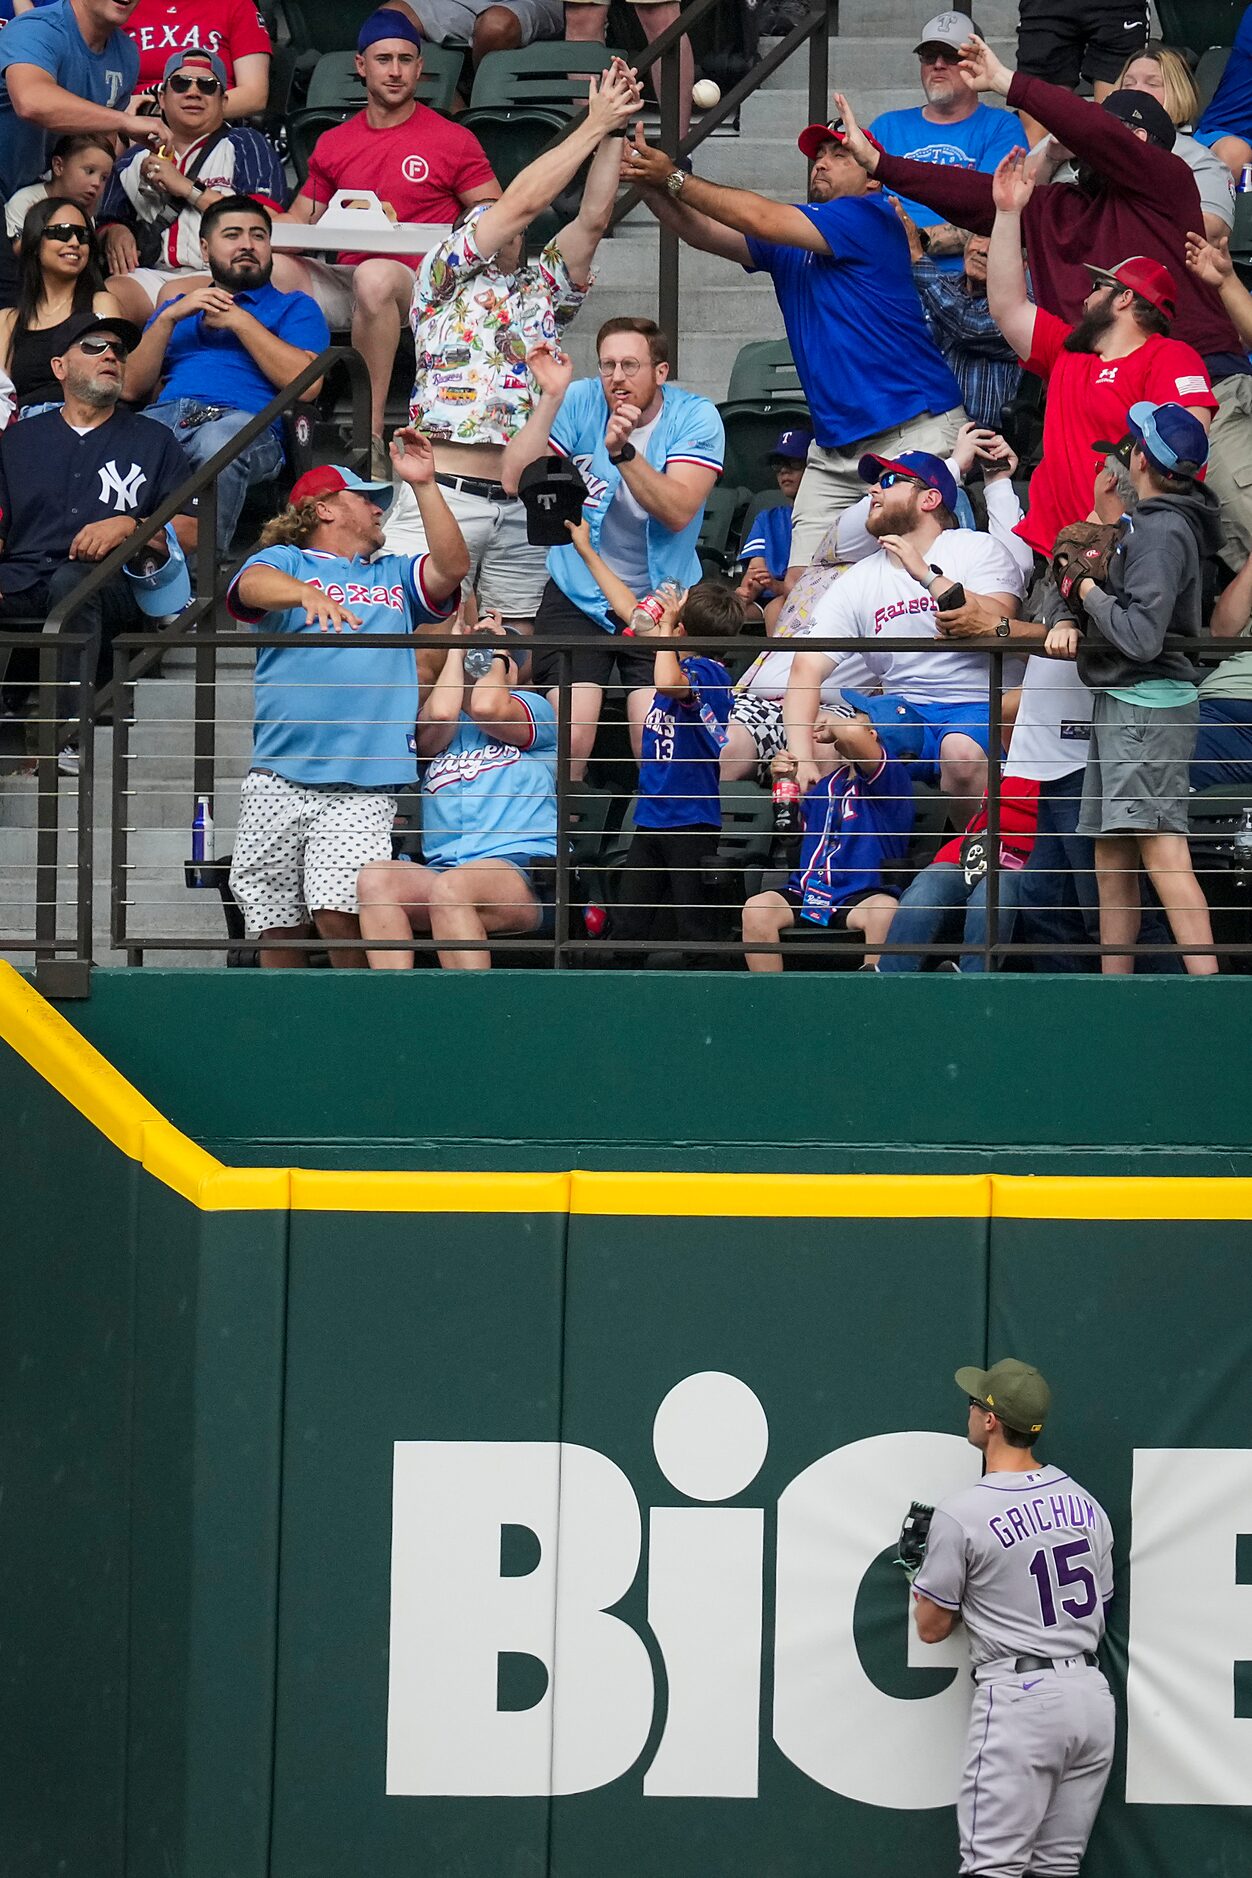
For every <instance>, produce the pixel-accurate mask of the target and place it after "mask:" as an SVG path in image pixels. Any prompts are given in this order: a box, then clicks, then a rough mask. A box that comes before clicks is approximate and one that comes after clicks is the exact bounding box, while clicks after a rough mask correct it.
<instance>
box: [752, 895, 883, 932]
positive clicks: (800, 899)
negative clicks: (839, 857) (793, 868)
mask: <svg viewBox="0 0 1252 1878" xmlns="http://www.w3.org/2000/svg"><path fill="white" fill-rule="evenodd" d="M777 891H778V892H779V893H780V894H781V895H782V897H783V899H784V900H785V901H786V902H787V905H788V906H790V907H794V908H795V911H796V912H797V913H799V911H800V908H801V907H802V906H803V905H804V895H803V894H802V893H797V892H796V890H795V888H794V887H779V888H778V889H777ZM887 891H888V889H887V888H886V887H862V888H861V890H860V892H859V893H850V894H849V895H848V897H847V899H846V900H840V902H839V904H838V906H837V907H836V908H835V909H834V911H833V912H832V913H831V916H830V918H829V919H828V920H827V921H826V924H825V926H815V925H814V923H813V921H812V920H807V919H806V920H805V921H804V922H803V923H804V926H805V927H806V928H812V930H813V931H815V932H847V931H848V930H849V928H848V914H849V913H850V912H851V911H852V909H853V907H854V906H859V905H860V904H861V901H862V900H872V899H873V897H874V895H875V894H876V893H886V892H887ZM891 897H892V899H893V900H894V899H895V898H896V895H895V894H892V896H891ZM800 923H801V922H800V921H799V920H798V919H797V920H796V925H797V926H798V925H800Z"/></svg>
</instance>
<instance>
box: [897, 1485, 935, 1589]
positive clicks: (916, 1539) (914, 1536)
mask: <svg viewBox="0 0 1252 1878" xmlns="http://www.w3.org/2000/svg"><path fill="white" fill-rule="evenodd" d="M934 1510H935V1509H934V1507H933V1506H927V1505H926V1504H925V1502H924V1501H923V1500H914V1501H913V1502H912V1504H911V1505H910V1507H909V1510H908V1512H907V1513H906V1514H905V1515H904V1524H903V1525H902V1526H901V1528H900V1539H899V1543H898V1545H897V1547H896V1555H895V1557H894V1558H893V1559H892V1561H891V1562H892V1564H893V1565H899V1566H900V1567H901V1568H902V1570H903V1571H904V1573H905V1574H906V1576H907V1578H908V1581H909V1583H910V1584H912V1582H913V1580H914V1578H915V1577H916V1576H917V1574H918V1571H919V1570H920V1569H921V1563H922V1560H923V1559H924V1558H925V1556H926V1543H927V1541H928V1540H929V1538H930V1521H931V1516H932V1515H933V1513H934Z"/></svg>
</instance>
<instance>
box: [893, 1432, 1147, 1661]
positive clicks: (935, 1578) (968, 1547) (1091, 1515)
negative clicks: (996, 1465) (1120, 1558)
mask: <svg viewBox="0 0 1252 1878" xmlns="http://www.w3.org/2000/svg"><path fill="white" fill-rule="evenodd" d="M913 1589H914V1591H916V1592H919V1593H920V1594H921V1595H922V1596H923V1597H927V1598H930V1599H931V1601H932V1602H933V1603H935V1604H938V1605H940V1606H941V1607H942V1608H943V1609H944V1610H949V1611H951V1610H958V1609H959V1611H960V1613H961V1617H962V1619H963V1621H964V1624H965V1628H966V1630H967V1631H968V1632H969V1642H970V1655H971V1658H972V1661H973V1663H974V1665H975V1666H977V1665H978V1664H980V1663H990V1662H995V1661H996V1660H997V1659H998V1658H1000V1657H1006V1656H1051V1657H1064V1656H1079V1655H1081V1654H1082V1652H1083V1651H1084V1650H1095V1648H1096V1646H1097V1645H1098V1644H1099V1642H1100V1639H1101V1637H1102V1636H1103V1635H1104V1620H1105V1611H1106V1607H1107V1605H1108V1602H1109V1600H1110V1598H1111V1597H1112V1595H1113V1529H1112V1526H1111V1525H1110V1524H1109V1517H1108V1514H1107V1513H1106V1512H1105V1511H1104V1508H1103V1507H1102V1506H1101V1505H1100V1503H1099V1501H1098V1500H1095V1499H1093V1498H1092V1496H1091V1495H1090V1494H1089V1493H1087V1492H1086V1491H1085V1489H1084V1488H1082V1487H1080V1486H1079V1485H1078V1483H1077V1481H1075V1480H1072V1479H1071V1478H1070V1476H1069V1475H1068V1474H1064V1473H1062V1472H1061V1470H1060V1469H1059V1468H1057V1467H1040V1468H1036V1469H1035V1470H1034V1471H1033V1472H1032V1473H1028V1474H988V1475H987V1476H986V1477H985V1478H984V1479H983V1480H980V1481H979V1482H978V1484H977V1486H974V1487H968V1488H966V1489H965V1490H964V1491H963V1492H961V1493H955V1494H953V1495H952V1496H951V1498H949V1499H947V1500H944V1501H942V1502H941V1504H940V1505H939V1506H937V1507H936V1508H935V1513H934V1518H933V1519H932V1521H931V1526H930V1538H929V1541H928V1543H927V1547H926V1557H925V1559H924V1561H923V1563H922V1567H921V1570H920V1571H919V1572H918V1574H917V1577H916V1579H915V1580H914V1584H913Z"/></svg>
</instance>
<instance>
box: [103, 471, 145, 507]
mask: <svg viewBox="0 0 1252 1878" xmlns="http://www.w3.org/2000/svg"><path fill="white" fill-rule="evenodd" d="M147 480H148V478H147V477H146V476H145V475H144V472H143V470H142V468H141V467H140V465H139V464H138V463H132V464H131V466H130V468H129V469H128V470H127V472H126V474H125V475H123V474H122V472H121V470H119V469H118V467H117V464H116V463H114V462H113V460H112V458H110V460H109V461H108V462H107V463H102V464H101V466H100V500H101V502H103V503H108V502H110V501H111V502H112V504H113V507H114V508H115V509H116V510H117V511H118V513H119V514H120V513H121V511H122V510H123V509H134V508H136V507H137V506H138V504H137V502H136V497H137V496H138V494H139V491H140V489H141V488H142V486H143V484H144V483H146V482H147Z"/></svg>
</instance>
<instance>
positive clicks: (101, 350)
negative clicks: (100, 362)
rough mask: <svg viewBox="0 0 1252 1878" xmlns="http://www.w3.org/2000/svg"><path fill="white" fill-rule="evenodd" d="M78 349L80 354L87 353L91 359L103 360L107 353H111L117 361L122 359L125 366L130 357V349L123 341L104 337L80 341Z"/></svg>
mask: <svg viewBox="0 0 1252 1878" xmlns="http://www.w3.org/2000/svg"><path fill="white" fill-rule="evenodd" d="M78 349H79V351H80V352H85V353H86V355H87V357H88V358H89V359H102V358H103V357H104V355H105V353H106V352H111V353H112V354H113V357H114V358H115V359H120V360H121V362H122V363H123V364H125V363H126V360H127V359H128V358H129V357H130V347H129V346H128V345H126V344H125V342H124V341H123V340H121V339H106V338H104V337H103V336H101V337H99V338H96V339H80V340H79V341H78Z"/></svg>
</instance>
